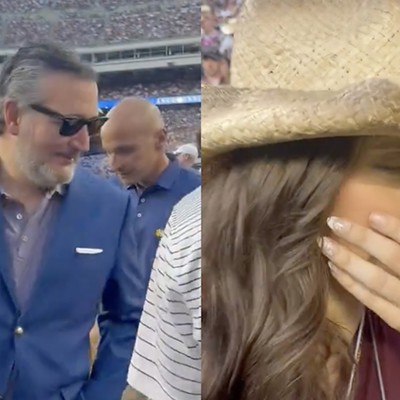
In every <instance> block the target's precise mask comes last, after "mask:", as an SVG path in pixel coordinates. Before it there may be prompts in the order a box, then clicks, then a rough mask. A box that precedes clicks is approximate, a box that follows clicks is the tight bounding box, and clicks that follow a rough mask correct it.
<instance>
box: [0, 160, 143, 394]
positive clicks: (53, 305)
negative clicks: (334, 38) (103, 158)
mask: <svg viewBox="0 0 400 400" xmlns="http://www.w3.org/2000/svg"><path fill="white" fill-rule="evenodd" d="M61 202H62V203H61V205H60V208H59V210H58V214H57V216H56V218H55V220H54V223H53V226H52V227H51V229H50V234H49V240H48V243H47V244H46V248H45V249H44V253H43V259H42V263H41V266H40V270H39V274H38V277H37V280H36V282H35V285H34V288H33V292H32V295H31V297H30V300H29V302H28V304H27V306H25V308H24V310H23V311H22V312H21V311H20V310H19V307H18V305H17V301H16V298H15V292H14V285H13V280H12V274H11V265H10V256H9V252H8V248H7V245H6V241H5V236H4V216H3V214H2V212H1V209H0V399H1V398H2V397H1V396H3V395H4V393H5V392H6V389H7V385H8V383H9V380H10V375H14V372H15V371H16V377H15V391H14V398H13V400H28V399H29V400H61V399H64V400H102V399H104V400H120V399H121V395H122V392H123V390H124V388H125V386H126V375H127V370H128V366H129V361H130V358H131V355H132V350H133V345H134V340H135V336H136V330H137V326H138V323H139V320H140V315H141V311H142V307H143V302H144V298H145V294H146V288H147V282H146V279H145V276H146V274H145V271H144V269H143V268H141V266H140V265H137V263H136V256H137V252H136V244H135V235H134V229H133V228H134V216H133V213H134V210H133V208H132V207H131V199H130V196H129V194H128V193H127V192H124V191H121V190H120V189H118V188H117V187H114V185H112V184H110V183H109V182H106V181H105V180H103V179H101V178H98V177H96V176H94V175H93V174H90V173H88V172H86V171H84V170H82V169H80V168H78V169H77V171H76V175H75V177H74V179H73V181H72V182H71V184H70V185H69V186H68V188H67V191H66V194H65V195H64V197H63V199H62V200H61ZM79 247H81V248H95V249H102V250H103V251H102V252H101V253H100V254H92V255H90V254H81V253H79V251H78V252H77V251H76V248H79ZM100 301H102V304H103V312H102V314H101V316H100V317H99V319H98V322H99V327H100V333H101V342H100V346H99V351H98V355H97V359H96V362H95V365H94V368H93V370H92V372H91V373H90V365H89V332H90V330H91V328H92V326H93V324H94V322H95V318H96V315H97V311H98V305H99V302H100ZM12 371H14V372H12Z"/></svg>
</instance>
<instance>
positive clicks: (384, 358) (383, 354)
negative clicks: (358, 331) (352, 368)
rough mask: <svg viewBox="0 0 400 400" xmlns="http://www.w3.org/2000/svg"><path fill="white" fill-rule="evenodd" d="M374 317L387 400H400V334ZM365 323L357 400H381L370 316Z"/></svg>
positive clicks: (373, 322)
mask: <svg viewBox="0 0 400 400" xmlns="http://www.w3.org/2000/svg"><path fill="white" fill-rule="evenodd" d="M370 315H371V316H372V325H373V328H374V331H375V338H376V342H377V348H378V354H379V360H380V365H381V370H382V376H383V384H384V386H385V393H386V400H400V333H399V332H397V331H395V330H394V329H392V328H390V327H389V326H388V325H387V324H385V323H384V322H383V321H382V320H381V319H380V318H378V317H377V316H376V315H375V314H372V313H371V314H370ZM365 322H366V324H365V334H364V337H363V342H362V350H361V360H360V366H359V377H358V379H359V381H358V389H357V395H356V400H381V394H380V389H379V381H378V375H377V371H376V367H375V357H374V349H373V344H372V336H371V330H370V327H369V317H368V316H367V319H366V321H365Z"/></svg>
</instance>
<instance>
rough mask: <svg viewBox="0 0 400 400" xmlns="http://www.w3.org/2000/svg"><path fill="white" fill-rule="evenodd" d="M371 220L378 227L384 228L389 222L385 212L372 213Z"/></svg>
mask: <svg viewBox="0 0 400 400" xmlns="http://www.w3.org/2000/svg"><path fill="white" fill-rule="evenodd" d="M369 222H370V223H371V225H372V226H375V227H376V228H384V227H385V225H386V223H387V218H386V216H385V215H383V214H379V213H372V214H370V216H369Z"/></svg>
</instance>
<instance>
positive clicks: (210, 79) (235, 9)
mask: <svg viewBox="0 0 400 400" xmlns="http://www.w3.org/2000/svg"><path fill="white" fill-rule="evenodd" d="M242 1H243V0H203V2H202V7H201V51H202V54H203V57H202V59H203V62H202V67H203V79H202V81H203V83H206V84H209V85H223V84H227V83H229V65H230V60H231V55H232V47H233V36H234V26H235V23H236V18H237V16H238V13H239V10H240V6H241V4H242ZM218 53H219V55H217V54H218Z"/></svg>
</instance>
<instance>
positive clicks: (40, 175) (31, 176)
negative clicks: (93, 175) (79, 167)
mask: <svg viewBox="0 0 400 400" xmlns="http://www.w3.org/2000/svg"><path fill="white" fill-rule="evenodd" d="M15 163H16V164H17V166H18V167H19V169H20V170H21V172H22V173H23V174H24V175H25V176H26V178H27V179H28V180H29V181H30V182H32V183H33V184H34V185H35V186H37V187H38V188H40V189H43V190H54V189H55V188H56V187H57V185H60V184H67V183H70V182H71V181H72V178H73V177H74V172H75V171H74V170H75V167H74V169H73V171H72V173H71V174H70V176H69V178H68V179H64V180H63V181H61V180H60V178H59V177H58V176H57V175H56V174H55V173H54V171H53V170H52V169H51V168H50V167H49V166H48V165H46V164H43V163H39V162H38V161H37V160H35V159H34V157H33V156H32V154H31V152H30V151H29V150H28V149H27V148H26V147H25V146H24V145H21V144H20V143H19V144H18V145H17V147H16V152H15Z"/></svg>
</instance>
